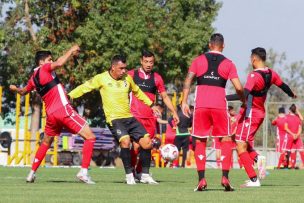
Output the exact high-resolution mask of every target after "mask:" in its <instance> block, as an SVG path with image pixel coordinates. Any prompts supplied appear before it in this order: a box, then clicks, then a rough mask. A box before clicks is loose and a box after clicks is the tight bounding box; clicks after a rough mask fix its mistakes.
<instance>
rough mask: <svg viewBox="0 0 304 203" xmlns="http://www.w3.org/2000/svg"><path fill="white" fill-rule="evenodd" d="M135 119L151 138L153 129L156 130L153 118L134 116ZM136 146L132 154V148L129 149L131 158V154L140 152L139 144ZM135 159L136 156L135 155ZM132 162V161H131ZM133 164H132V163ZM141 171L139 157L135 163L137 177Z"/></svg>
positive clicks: (153, 132) (153, 134)
mask: <svg viewBox="0 0 304 203" xmlns="http://www.w3.org/2000/svg"><path fill="white" fill-rule="evenodd" d="M136 120H138V121H139V122H140V123H141V124H142V126H143V127H144V128H145V129H146V131H147V133H148V134H149V135H150V139H151V140H152V139H153V138H154V136H155V130H156V120H155V118H136ZM137 146H138V148H137V150H136V148H135V150H134V155H132V153H133V152H132V150H131V155H132V160H133V159H135V158H133V156H138V154H139V153H140V149H139V145H138V144H137ZM136 159H137V157H136ZM132 163H133V161H132ZM132 166H133V164H132ZM141 173H142V161H141V159H140V158H139V160H138V162H137V165H136V174H138V175H137V178H140V176H141Z"/></svg>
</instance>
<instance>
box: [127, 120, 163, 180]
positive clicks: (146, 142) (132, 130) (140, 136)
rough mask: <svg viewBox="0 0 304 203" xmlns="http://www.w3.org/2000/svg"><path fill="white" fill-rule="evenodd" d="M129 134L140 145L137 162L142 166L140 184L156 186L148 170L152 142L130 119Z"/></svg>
mask: <svg viewBox="0 0 304 203" xmlns="http://www.w3.org/2000/svg"><path fill="white" fill-rule="evenodd" d="M128 129H129V131H128V132H129V134H130V136H131V137H132V139H133V140H134V141H136V142H138V144H139V145H140V152H139V160H140V161H141V164H142V174H141V177H140V182H141V183H147V184H158V183H157V182H156V181H155V180H153V178H152V177H151V175H150V173H149V170H150V165H151V149H152V140H151V138H150V135H149V133H147V131H146V129H145V128H144V127H143V125H142V124H141V123H139V122H138V121H137V120H136V119H135V118H130V120H129V124H128Z"/></svg>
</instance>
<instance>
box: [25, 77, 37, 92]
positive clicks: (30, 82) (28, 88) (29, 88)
mask: <svg viewBox="0 0 304 203" xmlns="http://www.w3.org/2000/svg"><path fill="white" fill-rule="evenodd" d="M25 88H26V91H27V92H30V91H32V90H33V89H35V84H34V81H33V75H32V76H31V78H30V79H29V80H28V81H27V85H26V86H25Z"/></svg>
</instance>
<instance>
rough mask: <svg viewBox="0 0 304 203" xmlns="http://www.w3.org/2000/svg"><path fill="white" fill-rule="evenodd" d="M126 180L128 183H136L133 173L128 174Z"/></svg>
mask: <svg viewBox="0 0 304 203" xmlns="http://www.w3.org/2000/svg"><path fill="white" fill-rule="evenodd" d="M126 182H127V184H128V185H136V182H135V179H134V175H133V173H129V174H126Z"/></svg>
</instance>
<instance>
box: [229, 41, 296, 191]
mask: <svg viewBox="0 0 304 203" xmlns="http://www.w3.org/2000/svg"><path fill="white" fill-rule="evenodd" d="M265 61H266V51H265V49H264V48H261V47H257V48H255V49H252V50H251V64H252V67H253V71H252V72H251V73H249V74H248V77H247V82H246V84H245V87H244V89H245V91H244V92H245V98H246V108H244V107H242V109H241V110H240V114H241V118H240V120H239V123H238V126H237V131H236V138H235V139H236V142H237V151H238V155H239V157H240V159H241V162H242V164H243V166H244V168H245V170H246V173H247V175H248V177H249V179H250V180H248V181H247V182H246V184H244V185H242V187H260V186H261V183H260V181H259V179H258V177H257V175H256V173H255V170H254V168H253V164H254V162H257V164H258V171H259V178H260V179H263V178H265V175H266V169H265V166H264V163H266V158H265V157H263V156H259V155H258V153H257V152H256V151H255V150H254V148H253V146H252V145H251V143H253V141H254V135H255V133H256V132H257V130H258V129H259V127H260V125H261V124H262V123H263V120H264V117H265V107H264V103H265V100H266V96H267V92H268V90H269V88H270V86H271V85H272V84H275V85H276V86H278V87H280V88H281V89H282V90H283V91H284V92H285V93H286V94H287V95H288V96H290V97H292V98H296V95H295V94H294V93H293V92H292V91H291V89H290V88H289V86H288V85H286V84H285V83H283V82H282V80H281V78H280V76H279V75H278V74H277V73H276V72H275V71H274V70H272V69H270V68H268V67H267V66H266V65H265ZM235 98H237V95H227V100H233V99H235Z"/></svg>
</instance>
